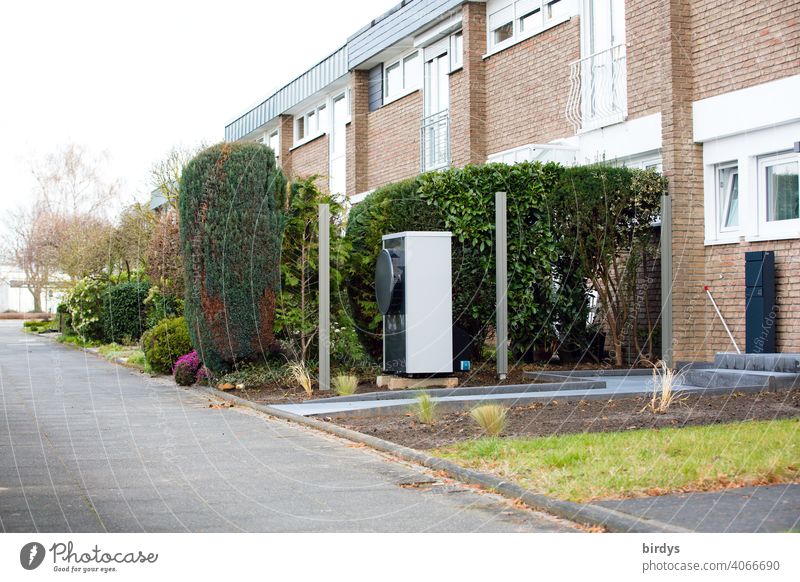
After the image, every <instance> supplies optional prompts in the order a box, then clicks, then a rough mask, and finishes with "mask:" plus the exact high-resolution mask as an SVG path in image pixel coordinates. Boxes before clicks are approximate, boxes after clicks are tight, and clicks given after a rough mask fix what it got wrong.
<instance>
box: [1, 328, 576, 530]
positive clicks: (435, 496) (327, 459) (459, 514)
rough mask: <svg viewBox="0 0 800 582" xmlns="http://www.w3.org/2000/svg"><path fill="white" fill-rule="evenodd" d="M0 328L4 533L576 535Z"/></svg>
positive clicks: (369, 453) (333, 442)
mask: <svg viewBox="0 0 800 582" xmlns="http://www.w3.org/2000/svg"><path fill="white" fill-rule="evenodd" d="M20 327H21V324H20V322H18V321H6V322H0V531H4V532H36V531H38V532H70V531H75V532H94V531H112V532H140V531H147V532H154V531H193V532H199V531H314V532H317V531H360V532H372V531H390V532H395V531H404V532H419V531H447V532H472V531H497V532H531V531H571V530H573V526H572V524H570V523H569V522H566V521H563V520H558V519H556V518H553V517H551V516H548V515H544V514H541V513H535V512H530V511H524V510H519V509H517V508H515V507H514V506H513V505H512V504H511V503H510V502H509V501H507V500H505V499H503V498H501V497H499V496H496V495H492V494H485V493H480V492H477V491H475V490H474V489H471V488H468V487H465V486H462V485H460V484H458V483H453V482H442V481H441V480H440V479H437V478H434V477H433V476H432V475H431V474H430V473H428V472H427V471H425V470H423V469H421V468H419V467H416V466H411V465H406V464H404V463H400V462H397V461H394V460H391V459H388V458H386V457H384V456H382V455H380V454H378V453H376V452H375V451H373V450H371V449H368V448H366V447H358V446H355V445H353V444H352V443H348V442H345V441H341V440H338V439H335V438H333V437H330V436H327V435H324V434H321V433H318V432H316V431H312V430H308V429H305V428H303V427H300V426H297V425H294V424H291V423H287V422H284V421H278V420H269V419H266V418H265V417H263V416H260V415H256V414H255V413H253V412H250V411H245V410H243V409H239V408H233V409H228V408H218V407H210V404H211V401H210V400H209V399H208V398H207V397H204V396H201V395H199V393H198V392H196V391H193V390H184V389H181V388H177V387H175V386H174V385H168V384H167V383H165V382H163V381H161V380H153V379H150V378H148V377H147V376H144V375H142V374H139V373H136V372H132V371H130V370H128V369H126V368H123V367H121V366H117V365H114V364H110V363H108V362H105V361H103V360H101V359H100V358H98V357H96V356H94V355H92V354H88V353H86V352H83V351H80V350H75V349H71V348H68V347H64V346H61V345H58V344H56V343H54V342H53V341H51V340H48V339H43V338H38V337H35V336H31V335H28V334H24V333H23V332H22V331H21V330H20Z"/></svg>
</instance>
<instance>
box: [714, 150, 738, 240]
mask: <svg viewBox="0 0 800 582" xmlns="http://www.w3.org/2000/svg"><path fill="white" fill-rule="evenodd" d="M716 175H717V197H718V198H717V200H718V203H717V204H718V206H717V208H719V230H720V232H724V231H730V230H737V229H738V227H739V166H737V165H736V164H720V165H718V166H717V171H716Z"/></svg>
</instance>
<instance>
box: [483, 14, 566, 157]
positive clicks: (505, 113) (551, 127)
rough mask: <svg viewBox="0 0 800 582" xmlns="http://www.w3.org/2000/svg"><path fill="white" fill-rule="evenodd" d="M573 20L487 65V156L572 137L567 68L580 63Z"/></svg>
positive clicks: (532, 39) (520, 44)
mask: <svg viewBox="0 0 800 582" xmlns="http://www.w3.org/2000/svg"><path fill="white" fill-rule="evenodd" d="M578 21H579V19H578V18H577V17H575V18H572V19H571V20H570V21H568V22H565V23H564V24H559V25H558V26H555V27H553V28H551V29H550V30H547V31H545V32H543V33H541V34H538V35H536V36H534V37H532V38H529V39H527V40H525V41H522V42H521V43H518V44H515V45H514V46H511V47H509V48H507V49H505V50H504V51H501V52H499V53H497V54H494V55H492V56H491V57H489V58H488V59H486V95H487V99H486V150H487V153H488V154H493V153H497V152H499V151H503V150H507V149H510V148H513V147H517V146H521V145H525V144H528V143H547V142H549V141H551V140H554V139H558V138H564V137H568V136H570V135H572V134H573V133H574V132H573V130H572V126H571V125H570V124H569V122H568V121H567V116H566V114H565V110H566V106H567V97H568V95H569V88H570V81H569V64H570V63H571V62H572V61H574V60H576V59H579V58H580V25H579V22H578Z"/></svg>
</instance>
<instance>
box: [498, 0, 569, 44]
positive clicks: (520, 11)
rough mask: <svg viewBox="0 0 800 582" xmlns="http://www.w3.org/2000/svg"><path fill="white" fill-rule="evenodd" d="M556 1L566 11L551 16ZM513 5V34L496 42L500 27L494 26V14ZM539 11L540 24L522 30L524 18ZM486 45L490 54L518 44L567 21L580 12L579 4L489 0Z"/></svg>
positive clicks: (563, 1)
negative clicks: (562, 13)
mask: <svg viewBox="0 0 800 582" xmlns="http://www.w3.org/2000/svg"><path fill="white" fill-rule="evenodd" d="M555 3H563V6H564V10H565V11H566V13H565V14H564V15H562V16H558V17H555V18H550V17H548V16H547V14H548V13H549V11H550V8H551V5H552V4H555ZM509 7H511V11H512V21H511V22H512V33H511V36H510V37H509V38H507V39H505V40H503V41H500V42H494V31H495V30H498V29H499V28H500V27H499V26H498V27H496V28H492V27H491V20H492V16H494V15H496V14H498V13H499V12H502V11H503V10H507V9H508V8H509ZM532 9H533V10H537V9H538V11H539V15H540V18H541V21H540V23H539V26H535V27H533V28H531V29H529V30H525V31H523V30H522V18H523V17H524V16H526V15H528V14H531V10H532ZM486 13H487V18H486V47H487V50H488V52H487V54H486V55H485V56H490V55H492V54H494V53H497V52H500V51H502V50H504V49H506V48H508V47H510V46H512V45H515V44H517V43H518V42H521V41H523V40H526V39H528V38H531V37H532V36H536V35H537V34H540V33H542V32H544V31H545V30H547V29H549V28H552V27H554V26H558V25H559V24H561V23H563V22H567V21H568V20H570V19H571V18H572V17H573V16H575V15H577V14H578V5H577V3H576V0H489V2H487V4H486Z"/></svg>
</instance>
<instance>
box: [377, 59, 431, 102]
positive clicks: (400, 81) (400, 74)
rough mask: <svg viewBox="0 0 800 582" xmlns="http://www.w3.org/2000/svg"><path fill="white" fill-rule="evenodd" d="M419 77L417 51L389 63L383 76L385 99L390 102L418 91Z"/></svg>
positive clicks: (420, 75)
mask: <svg viewBox="0 0 800 582" xmlns="http://www.w3.org/2000/svg"><path fill="white" fill-rule="evenodd" d="M421 77H422V74H421V69H420V58H419V52H418V51H414V52H413V53H411V54H410V55H406V56H405V57H403V58H402V59H400V60H398V61H395V62H393V63H391V64H390V65H388V66H387V67H386V72H385V74H384V88H385V90H386V99H387V100H389V101H391V100H392V99H396V98H398V97H402V96H403V95H405V94H406V93H410V92H411V91H414V90H416V89H419V86H420V80H421Z"/></svg>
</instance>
